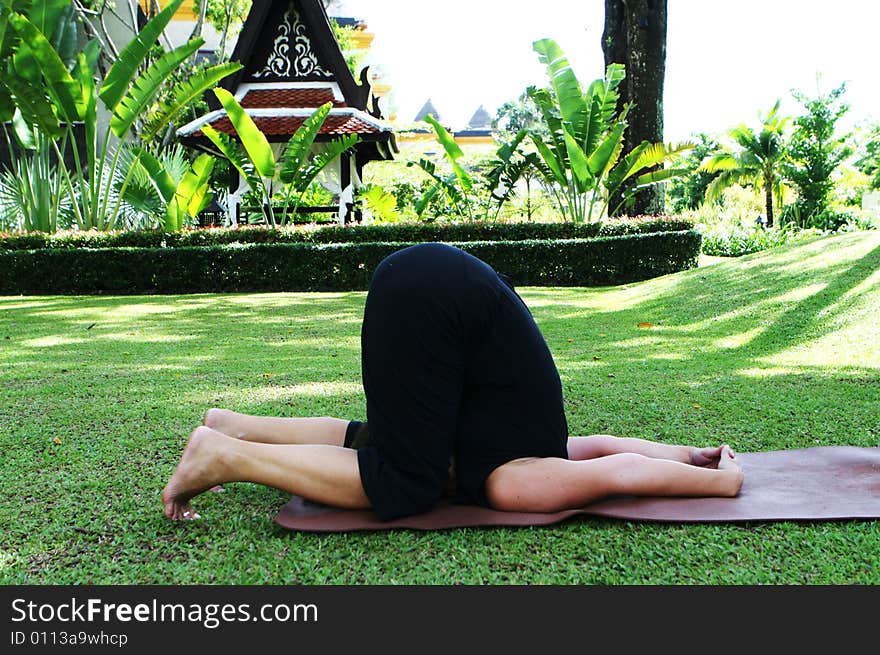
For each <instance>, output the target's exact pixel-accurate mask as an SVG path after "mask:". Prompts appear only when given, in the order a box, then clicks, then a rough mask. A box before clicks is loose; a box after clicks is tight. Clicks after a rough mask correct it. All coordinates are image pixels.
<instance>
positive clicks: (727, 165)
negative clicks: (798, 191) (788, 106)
mask: <svg viewBox="0 0 880 655" xmlns="http://www.w3.org/2000/svg"><path fill="white" fill-rule="evenodd" d="M779 104H780V103H779V101H777V102H776V104H775V105H774V106H773V107H772V108H771V109H770V111H769V112H767V114H765V115H764V116H763V117H762V118H761V128H760V130H758V131H755V130H753V129H752V128H750V127H749V126H748V125H745V124H742V125H738V126H737V127H735V128H733V129H732V130H730V132H729V133H728V135H727V136H728V138H729V139H730V140H731V141H732V142H733V147H732V148H724V149H722V150H720V151H719V152H717V153H715V154H714V155H712V156H710V157H709V158H708V159H706V160H705V161H704V162H703V164H702V166H701V167H700V169H699V170H701V171H705V172H707V173H717V174H718V175H717V177H715V179H714V180H712V182H711V183H710V184H709V185H708V186H707V187H706V200H709V201H715V200H717V199H718V198H720V197H721V192H722V191H723V190H724V189H726V188H728V187H730V186H733V185H735V184H739V185H743V186H752V187H755V188H756V189H762V190H763V191H764V194H765V211H766V213H767V216H766V218H767V225H768V226H772V225H773V215H774V206H775V204H776V203H777V202H779V201H780V199H781V198H782V194H783V183H782V177H781V175H780V169H781V166H782V162H783V159H784V157H785V129H786V127H787V125H788V123H789V122H790V120H791V119H790V118H788V117H784V116H781V115H780V114H779Z"/></svg>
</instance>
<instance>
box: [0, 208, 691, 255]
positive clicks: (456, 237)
mask: <svg viewBox="0 0 880 655" xmlns="http://www.w3.org/2000/svg"><path fill="white" fill-rule="evenodd" d="M693 226H694V224H693V222H692V221H689V220H685V219H682V218H678V217H674V216H641V217H636V218H629V219H611V220H608V221H606V222H603V223H590V224H574V223H479V222H472V223H430V224H426V223H395V224H392V225H361V226H357V227H342V226H339V225H332V226H322V227H319V226H314V225H313V226H307V227H300V228H269V227H240V228H215V229H204V230H185V231H181V232H162V231H159V230H140V231H127V232H63V233H56V234H53V235H46V234H25V235H20V234H19V235H0V250H33V249H42V248H56V249H71V248H73V249H75V248H177V247H192V246H219V245H227V244H231V243H240V244H248V243H315V244H318V243H377V242H383V241H387V242H407V243H423V242H428V241H455V242H466V241H527V240H540V239H590V238H595V237H600V236H603V237H605V236H623V235H627V234H645V233H651V232H677V231H687V230H691V229H693Z"/></svg>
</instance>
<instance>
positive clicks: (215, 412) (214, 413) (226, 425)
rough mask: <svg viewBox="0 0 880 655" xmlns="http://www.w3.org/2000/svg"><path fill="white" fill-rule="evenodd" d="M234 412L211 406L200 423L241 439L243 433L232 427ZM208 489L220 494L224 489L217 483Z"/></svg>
mask: <svg viewBox="0 0 880 655" xmlns="http://www.w3.org/2000/svg"><path fill="white" fill-rule="evenodd" d="M234 417H235V412H233V411H232V410H229V409H221V408H219V407H211V408H210V409H209V410H208V411H206V412H205V416H204V418H203V419H202V425H204V426H206V427H209V428H211V429H212V430H217V432H222V433H223V434H225V435H227V436H229V437H234V438H236V439H241V438H242V437H243V436H244V434H242V432H241V431H240V430H237V429H235V428H234V427H233V425H234V423H233V422H234V420H235V418H234ZM208 491H212V492H214V493H217V494H222V493H224V492H225V491H226V489H224V488H223V487H222V486H221V485H219V484H218V485H217V486H215V487H211V488H210V489H209V490H208Z"/></svg>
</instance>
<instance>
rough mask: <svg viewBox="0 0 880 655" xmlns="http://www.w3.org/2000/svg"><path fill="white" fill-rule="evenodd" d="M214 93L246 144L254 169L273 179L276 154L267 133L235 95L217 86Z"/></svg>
mask: <svg viewBox="0 0 880 655" xmlns="http://www.w3.org/2000/svg"><path fill="white" fill-rule="evenodd" d="M214 95H216V96H217V99H218V100H220V104H222V105H223V108H224V109H225V110H226V115H227V116H228V117H229V120H230V121H231V122H232V125H233V127H235V131H236V132H237V133H238V138H239V139H240V140H241V145H242V146H244V149H245V152H247V155H248V157H249V158H250V161H251V163H252V164H253V166H254V169H255V170H256V171H257V173H258V174H259V175H260V176H262V177H264V178H267V179H273V178H274V177H275V155H273V154H272V147H271V146H270V145H269V141H268V140H267V139H266V135H265V134H263V133H262V132H261V131H260V128H258V127H257V125H256V123H254V120H253V119H252V118H251V117H250V116H248V114H247V112H246V111H245V110H244V108H243V107H242V106H241V105H240V104H239V102H238V100H236V99H235V96H233V95H232V94H231V93H230V92H229V91H227V90H226V89H222V88H217V89H214ZM224 154H225V153H224Z"/></svg>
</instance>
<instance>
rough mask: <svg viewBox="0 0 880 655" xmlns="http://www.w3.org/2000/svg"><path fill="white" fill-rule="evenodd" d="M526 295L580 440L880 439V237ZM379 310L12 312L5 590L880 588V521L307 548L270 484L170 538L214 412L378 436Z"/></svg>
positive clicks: (864, 442) (126, 303)
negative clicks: (172, 485) (343, 427)
mask: <svg viewBox="0 0 880 655" xmlns="http://www.w3.org/2000/svg"><path fill="white" fill-rule="evenodd" d="M520 291H521V294H522V296H523V297H524V298H525V300H526V301H527V302H528V303H529V305H530V306H531V308H532V310H533V312H534V315H535V317H536V319H537V321H538V323H539V324H540V326H541V328H542V330H543V331H544V334H545V336H546V338H547V341H548V343H549V344H550V347H551V349H552V350H553V352H554V354H555V357H556V361H557V364H558V366H559V370H560V373H561V375H562V379H563V384H564V387H565V392H566V399H567V411H568V417H569V425H570V429H571V433H572V434H590V433H598V432H607V433H613V434H618V435H628V436H638V437H645V438H649V439H658V440H662V441H666V442H690V443H694V444H706V445H708V444H716V443H718V442H719V441H722V440H723V441H726V442H729V443H730V444H732V445H733V447H734V448H735V449H737V450H740V451H753V450H774V449H781V448H802V447H807V446H827V445H856V446H878V445H880V320H878V318H880V232H873V233H857V234H848V235H843V236H839V237H833V238H826V239H819V240H816V241H812V242H809V243H806V244H800V245H797V246H794V247H787V248H782V249H778V250H774V251H768V252H765V253H759V254H756V255H752V256H748V257H745V258H742V259H738V260H730V261H722V262H717V263H712V264H711V265H708V266H704V267H701V268H698V269H695V270H692V271H687V272H684V273H680V274H677V275H670V276H666V277H663V278H658V279H655V280H650V281H647V282H643V283H639V284H631V285H627V286H623V287H614V288H603V289H583V288H564V289H563V288H553V289H543V288H526V289H521V290H520ZM364 297H365V294H363V293H321V294H304V293H291V294H262V295H236V294H227V295H189V296H148V297H144V296H138V297H3V298H0V498H2V499H3V501H2V504H0V526H2V530H0V582H4V583H41V584H42V583H61V584H65V583H91V584H122V583H134V584H148V583H152V584H182V583H223V584H261V583H269V584H297V583H304V584H323V583H344V584H361V583H379V584H385V583H441V584H442V583H563V584H565V583H665V584H676V583H709V584H738V583H808V584H814V583H822V584H828V583H831V584H834V583H869V584H877V583H880V522H877V521H873V522H872V521H862V522H859V521H854V522H837V523H805V524H795V523H774V524H748V525H663V524H659V525H657V524H647V523H630V522H626V521H616V520H605V519H595V518H581V519H575V520H572V521H569V522H566V523H563V524H560V525H557V526H553V527H548V528H534V529H502V528H496V529H462V530H452V531H445V532H436V533H420V532H410V531H399V532H384V533H376V534H365V533H356V534H342V535H313V534H293V533H288V532H285V531H283V530H281V529H280V528H278V527H277V526H276V525H275V524H274V523H273V521H272V518H273V516H274V515H275V513H276V512H277V511H278V510H279V509H280V507H281V506H282V505H283V504H284V503H285V502H286V500H287V497H286V495H285V494H283V493H281V492H278V491H275V490H272V489H267V488H263V487H258V486H256V485H250V484H231V485H228V486H227V491H226V493H225V494H206V497H204V498H200V499H198V500H197V503H196V506H197V508H198V510H199V511H200V512H201V514H202V515H203V517H204V519H203V520H201V521H197V522H190V523H183V524H181V523H172V522H170V521H168V520H166V519H165V518H164V516H163V515H162V506H161V502H160V498H159V492H160V490H161V489H162V487H163V486H164V484H165V482H166V480H167V478H168V476H169V475H170V474H171V472H172V470H173V468H174V466H175V464H176V462H177V459H178V457H179V455H180V452H181V449H182V447H183V445H184V443H185V441H186V438H187V435H188V434H189V432H190V430H191V429H192V428H193V427H195V426H196V425H197V424H198V423H199V422H200V421H201V417H202V413H203V411H204V410H205V409H206V408H207V407H211V406H224V407H230V408H233V409H236V410H239V411H243V412H249V413H263V414H270V415H282V416H305V415H332V416H340V417H345V418H359V419H363V418H364V417H365V416H364V415H365V408H364V400H363V397H362V395H361V389H360V362H359V334H360V332H359V331H360V318H361V312H362V310H363V303H364ZM645 323H649V324H652V327H639V324H645Z"/></svg>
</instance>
